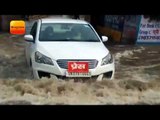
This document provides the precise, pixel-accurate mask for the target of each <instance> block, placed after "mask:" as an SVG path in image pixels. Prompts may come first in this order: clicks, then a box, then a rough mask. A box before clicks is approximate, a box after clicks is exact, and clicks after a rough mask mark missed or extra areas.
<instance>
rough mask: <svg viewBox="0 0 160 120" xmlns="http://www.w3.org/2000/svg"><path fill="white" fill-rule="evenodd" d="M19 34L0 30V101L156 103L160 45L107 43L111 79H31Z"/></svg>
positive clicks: (159, 90) (158, 98) (159, 100)
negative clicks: (112, 72)
mask: <svg viewBox="0 0 160 120" xmlns="http://www.w3.org/2000/svg"><path fill="white" fill-rule="evenodd" d="M24 47H25V42H24V39H23V36H16V35H10V34H6V33H5V34H0V48H1V49H0V104H160V47H159V46H158V45H157V46H139V45H135V46H123V45H119V46H118V45H116V46H107V47H108V49H109V50H110V51H111V52H112V53H113V54H114V57H115V63H116V72H115V79H114V80H112V81H102V82H92V81H91V80H90V81H86V82H74V81H73V80H70V81H63V80H59V81H56V80H52V79H46V78H43V79H42V80H34V81H33V80H31V79H30V73H29V69H28V67H27V65H26V62H25V57H24Z"/></svg>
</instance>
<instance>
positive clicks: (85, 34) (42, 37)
mask: <svg viewBox="0 0 160 120" xmlns="http://www.w3.org/2000/svg"><path fill="white" fill-rule="evenodd" d="M39 41H77V42H78V41H80V42H81V41H84V42H100V40H99V38H98V36H97V35H96V33H95V32H94V31H93V29H92V28H91V27H90V25H89V24H74V23H42V25H41V28H40V34H39Z"/></svg>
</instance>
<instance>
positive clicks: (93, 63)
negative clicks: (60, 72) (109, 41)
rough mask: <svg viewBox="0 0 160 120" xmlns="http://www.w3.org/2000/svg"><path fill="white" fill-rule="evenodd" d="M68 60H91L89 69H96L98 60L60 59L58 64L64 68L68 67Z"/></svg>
mask: <svg viewBox="0 0 160 120" xmlns="http://www.w3.org/2000/svg"><path fill="white" fill-rule="evenodd" d="M68 61H75V62H80V61H81V62H84V61H85V62H89V69H94V68H95V67H97V64H98V61H97V60H95V59H89V60H88V59H86V60H85V59H83V60H75V59H59V60H57V64H58V65H59V67H60V68H63V69H68V64H67V63H68Z"/></svg>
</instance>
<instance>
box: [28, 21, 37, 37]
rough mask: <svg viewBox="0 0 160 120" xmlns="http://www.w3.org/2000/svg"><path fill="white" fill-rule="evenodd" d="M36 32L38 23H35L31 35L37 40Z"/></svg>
mask: <svg viewBox="0 0 160 120" xmlns="http://www.w3.org/2000/svg"><path fill="white" fill-rule="evenodd" d="M36 31H37V22H35V23H34V24H33V26H32V28H31V32H30V34H31V35H32V36H33V39H34V40H35V37H36Z"/></svg>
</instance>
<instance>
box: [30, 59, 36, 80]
mask: <svg viewBox="0 0 160 120" xmlns="http://www.w3.org/2000/svg"><path fill="white" fill-rule="evenodd" d="M29 72H30V78H31V79H32V80H33V79H35V77H34V74H33V68H32V61H31V60H30V65H29Z"/></svg>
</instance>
